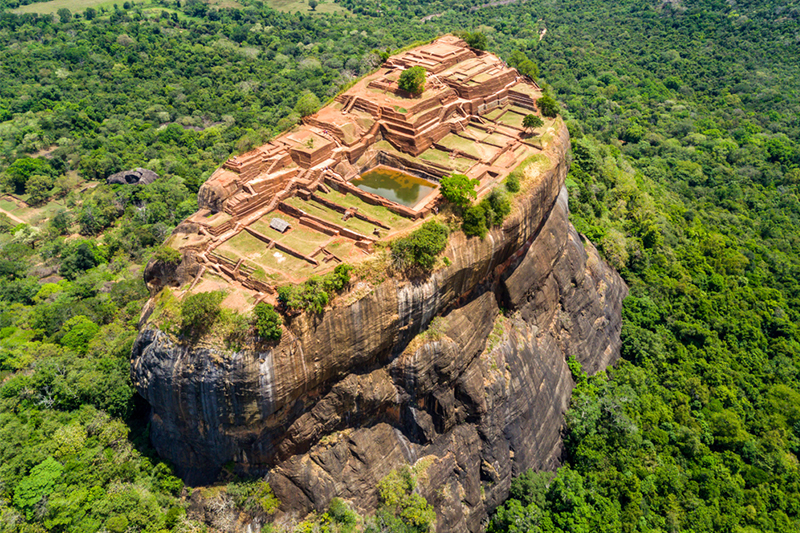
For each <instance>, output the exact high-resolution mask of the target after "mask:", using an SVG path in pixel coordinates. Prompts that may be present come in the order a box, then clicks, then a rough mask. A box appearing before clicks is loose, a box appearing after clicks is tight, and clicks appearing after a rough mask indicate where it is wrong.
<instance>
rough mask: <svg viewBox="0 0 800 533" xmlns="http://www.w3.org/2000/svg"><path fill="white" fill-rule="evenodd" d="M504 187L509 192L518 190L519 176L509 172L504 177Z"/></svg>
mask: <svg viewBox="0 0 800 533" xmlns="http://www.w3.org/2000/svg"><path fill="white" fill-rule="evenodd" d="M506 189H508V192H511V193H514V192H519V176H517V175H516V174H510V175H509V176H508V179H506Z"/></svg>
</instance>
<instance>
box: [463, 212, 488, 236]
mask: <svg viewBox="0 0 800 533" xmlns="http://www.w3.org/2000/svg"><path fill="white" fill-rule="evenodd" d="M461 229H462V230H464V233H465V234H466V235H467V236H469V237H480V238H481V239H482V238H484V237H486V233H487V232H488V228H487V227H486V209H485V208H484V206H483V205H482V204H481V205H473V206H472V207H469V208H468V209H467V210H466V211H464V221H463V222H462V223H461Z"/></svg>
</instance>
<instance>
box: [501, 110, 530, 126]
mask: <svg viewBox="0 0 800 533" xmlns="http://www.w3.org/2000/svg"><path fill="white" fill-rule="evenodd" d="M524 118H525V115H520V114H519V113H514V112H513V111H509V112H507V113H506V114H505V115H503V116H502V117H500V118H499V119H498V122H501V123H503V124H505V125H506V126H512V127H514V128H522V121H523V119H524Z"/></svg>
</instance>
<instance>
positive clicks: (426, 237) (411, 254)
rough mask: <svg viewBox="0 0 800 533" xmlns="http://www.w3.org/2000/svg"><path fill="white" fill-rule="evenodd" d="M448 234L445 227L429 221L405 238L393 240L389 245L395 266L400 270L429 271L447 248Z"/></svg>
mask: <svg viewBox="0 0 800 533" xmlns="http://www.w3.org/2000/svg"><path fill="white" fill-rule="evenodd" d="M448 233H449V232H448V230H447V226H445V225H444V224H440V223H439V222H436V221H433V220H430V221H428V222H426V223H425V224H423V225H422V227H420V228H419V229H418V230H416V231H414V232H413V233H411V234H410V235H408V236H407V237H401V238H399V239H395V240H394V241H392V242H391V243H390V244H389V248H390V249H391V250H392V260H393V261H394V264H395V266H396V267H397V268H399V269H400V270H405V269H407V268H410V267H419V268H422V269H423V270H430V269H431V268H433V266H434V265H435V264H436V258H437V257H438V255H439V254H440V253H442V251H444V248H445V246H447V235H448Z"/></svg>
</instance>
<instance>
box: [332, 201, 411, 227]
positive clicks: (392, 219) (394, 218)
mask: <svg viewBox="0 0 800 533" xmlns="http://www.w3.org/2000/svg"><path fill="white" fill-rule="evenodd" d="M317 194H318V195H320V196H321V197H323V198H325V199H327V200H330V201H331V202H336V203H337V204H339V205H340V206H342V207H357V208H358V212H359V213H363V214H364V215H367V216H368V217H372V218H374V219H376V220H380V221H381V222H382V223H383V224H386V225H387V226H389V227H390V228H393V229H402V228H405V227H407V226H410V225H411V224H412V221H411V220H409V219H407V218H406V217H403V216H400V215H398V214H397V213H393V212H391V211H389V210H388V209H386V208H385V207H383V206H380V205H372V204H368V203H367V202H365V201H364V200H362V199H361V198H359V197H358V196H356V195H354V194H341V193H338V192H336V191H331V192H328V193H323V192H322V191H317ZM370 226H372V225H371V224H370ZM372 227H375V226H372ZM370 233H372V230H370Z"/></svg>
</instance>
